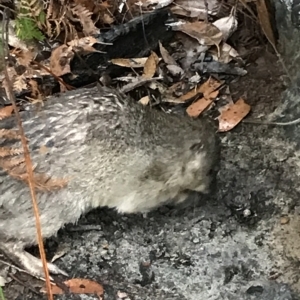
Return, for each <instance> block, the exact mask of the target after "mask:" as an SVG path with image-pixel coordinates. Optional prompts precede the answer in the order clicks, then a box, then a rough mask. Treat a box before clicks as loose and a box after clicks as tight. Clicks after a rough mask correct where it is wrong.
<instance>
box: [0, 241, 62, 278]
mask: <svg viewBox="0 0 300 300" xmlns="http://www.w3.org/2000/svg"><path fill="white" fill-rule="evenodd" d="M0 250H2V251H3V253H4V254H5V255H6V256H7V257H8V258H9V259H10V260H11V261H12V262H13V263H15V264H16V265H18V266H20V267H22V268H24V270H26V271H27V272H28V273H29V274H31V275H33V276H35V277H40V278H44V277H45V274H44V269H43V264H42V261H41V260H40V259H38V258H36V257H34V256H33V255H31V254H30V253H28V252H26V251H25V250H24V249H22V248H20V247H16V245H14V244H12V243H1V245H0ZM47 266H48V270H49V272H50V273H51V274H56V275H58V274H61V275H65V276H68V274H67V273H66V272H65V271H63V270H61V269H60V268H58V267H57V266H55V265H54V264H52V263H47ZM51 279H52V278H51Z"/></svg>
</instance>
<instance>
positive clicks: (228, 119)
mask: <svg viewBox="0 0 300 300" xmlns="http://www.w3.org/2000/svg"><path fill="white" fill-rule="evenodd" d="M249 112H250V105H248V104H247V103H246V102H245V101H244V99H242V98H240V99H239V100H238V101H237V102H236V103H234V104H233V105H228V106H227V107H226V109H224V110H222V111H221V114H220V116H219V117H218V120H219V131H220V132H225V131H229V130H231V129H232V128H234V127H235V126H236V125H237V124H238V123H239V122H241V120H242V119H243V118H244V117H245V116H247V114H248V113H249Z"/></svg>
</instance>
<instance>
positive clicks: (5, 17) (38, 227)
mask: <svg viewBox="0 0 300 300" xmlns="http://www.w3.org/2000/svg"><path fill="white" fill-rule="evenodd" d="M8 16H9V14H8V10H6V9H5V10H4V13H3V27H2V40H3V50H4V75H5V80H6V81H7V85H6V87H5V90H6V94H7V97H8V99H9V100H10V101H11V103H12V106H13V108H14V111H15V115H16V120H17V124H18V127H19V132H20V135H21V142H22V146H23V149H24V158H25V163H26V170H27V173H28V183H29V188H30V194H31V199H32V205H33V210H34V216H35V223H36V231H37V240H38V246H39V251H40V255H41V260H42V263H43V269H44V273H45V279H46V289H47V294H48V299H49V300H53V294H52V290H51V286H50V277H49V270H48V266H47V261H46V255H45V250H44V245H43V238H42V230H41V223H40V217H39V209H38V206H37V201H36V194H35V186H34V175H33V169H32V163H31V158H30V154H29V149H28V145H27V141H26V138H25V134H24V129H23V126H22V121H21V118H20V114H19V111H18V109H17V105H16V100H15V96H14V93H13V89H12V82H11V80H10V78H9V74H8V70H7V64H6V58H7V57H8V55H9V52H8V21H9V17H8ZM4 32H5V35H4Z"/></svg>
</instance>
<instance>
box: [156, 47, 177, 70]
mask: <svg viewBox="0 0 300 300" xmlns="http://www.w3.org/2000/svg"><path fill="white" fill-rule="evenodd" d="M159 51H160V54H161V57H162V58H163V60H164V62H165V63H166V64H167V65H177V63H176V60H175V59H174V58H173V57H172V56H171V55H170V54H169V52H168V51H167V49H166V48H165V47H164V46H163V45H162V44H161V42H160V41H159Z"/></svg>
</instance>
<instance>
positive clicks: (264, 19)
mask: <svg viewBox="0 0 300 300" xmlns="http://www.w3.org/2000/svg"><path fill="white" fill-rule="evenodd" d="M255 3H256V9H257V14H258V19H259V23H260V25H261V28H262V30H263V32H264V34H265V36H266V37H267V39H268V41H269V42H270V44H272V45H273V47H275V46H276V39H275V36H274V31H273V26H272V23H271V19H270V13H269V11H270V10H269V9H268V7H267V3H266V1H265V0H257V1H255Z"/></svg>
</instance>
